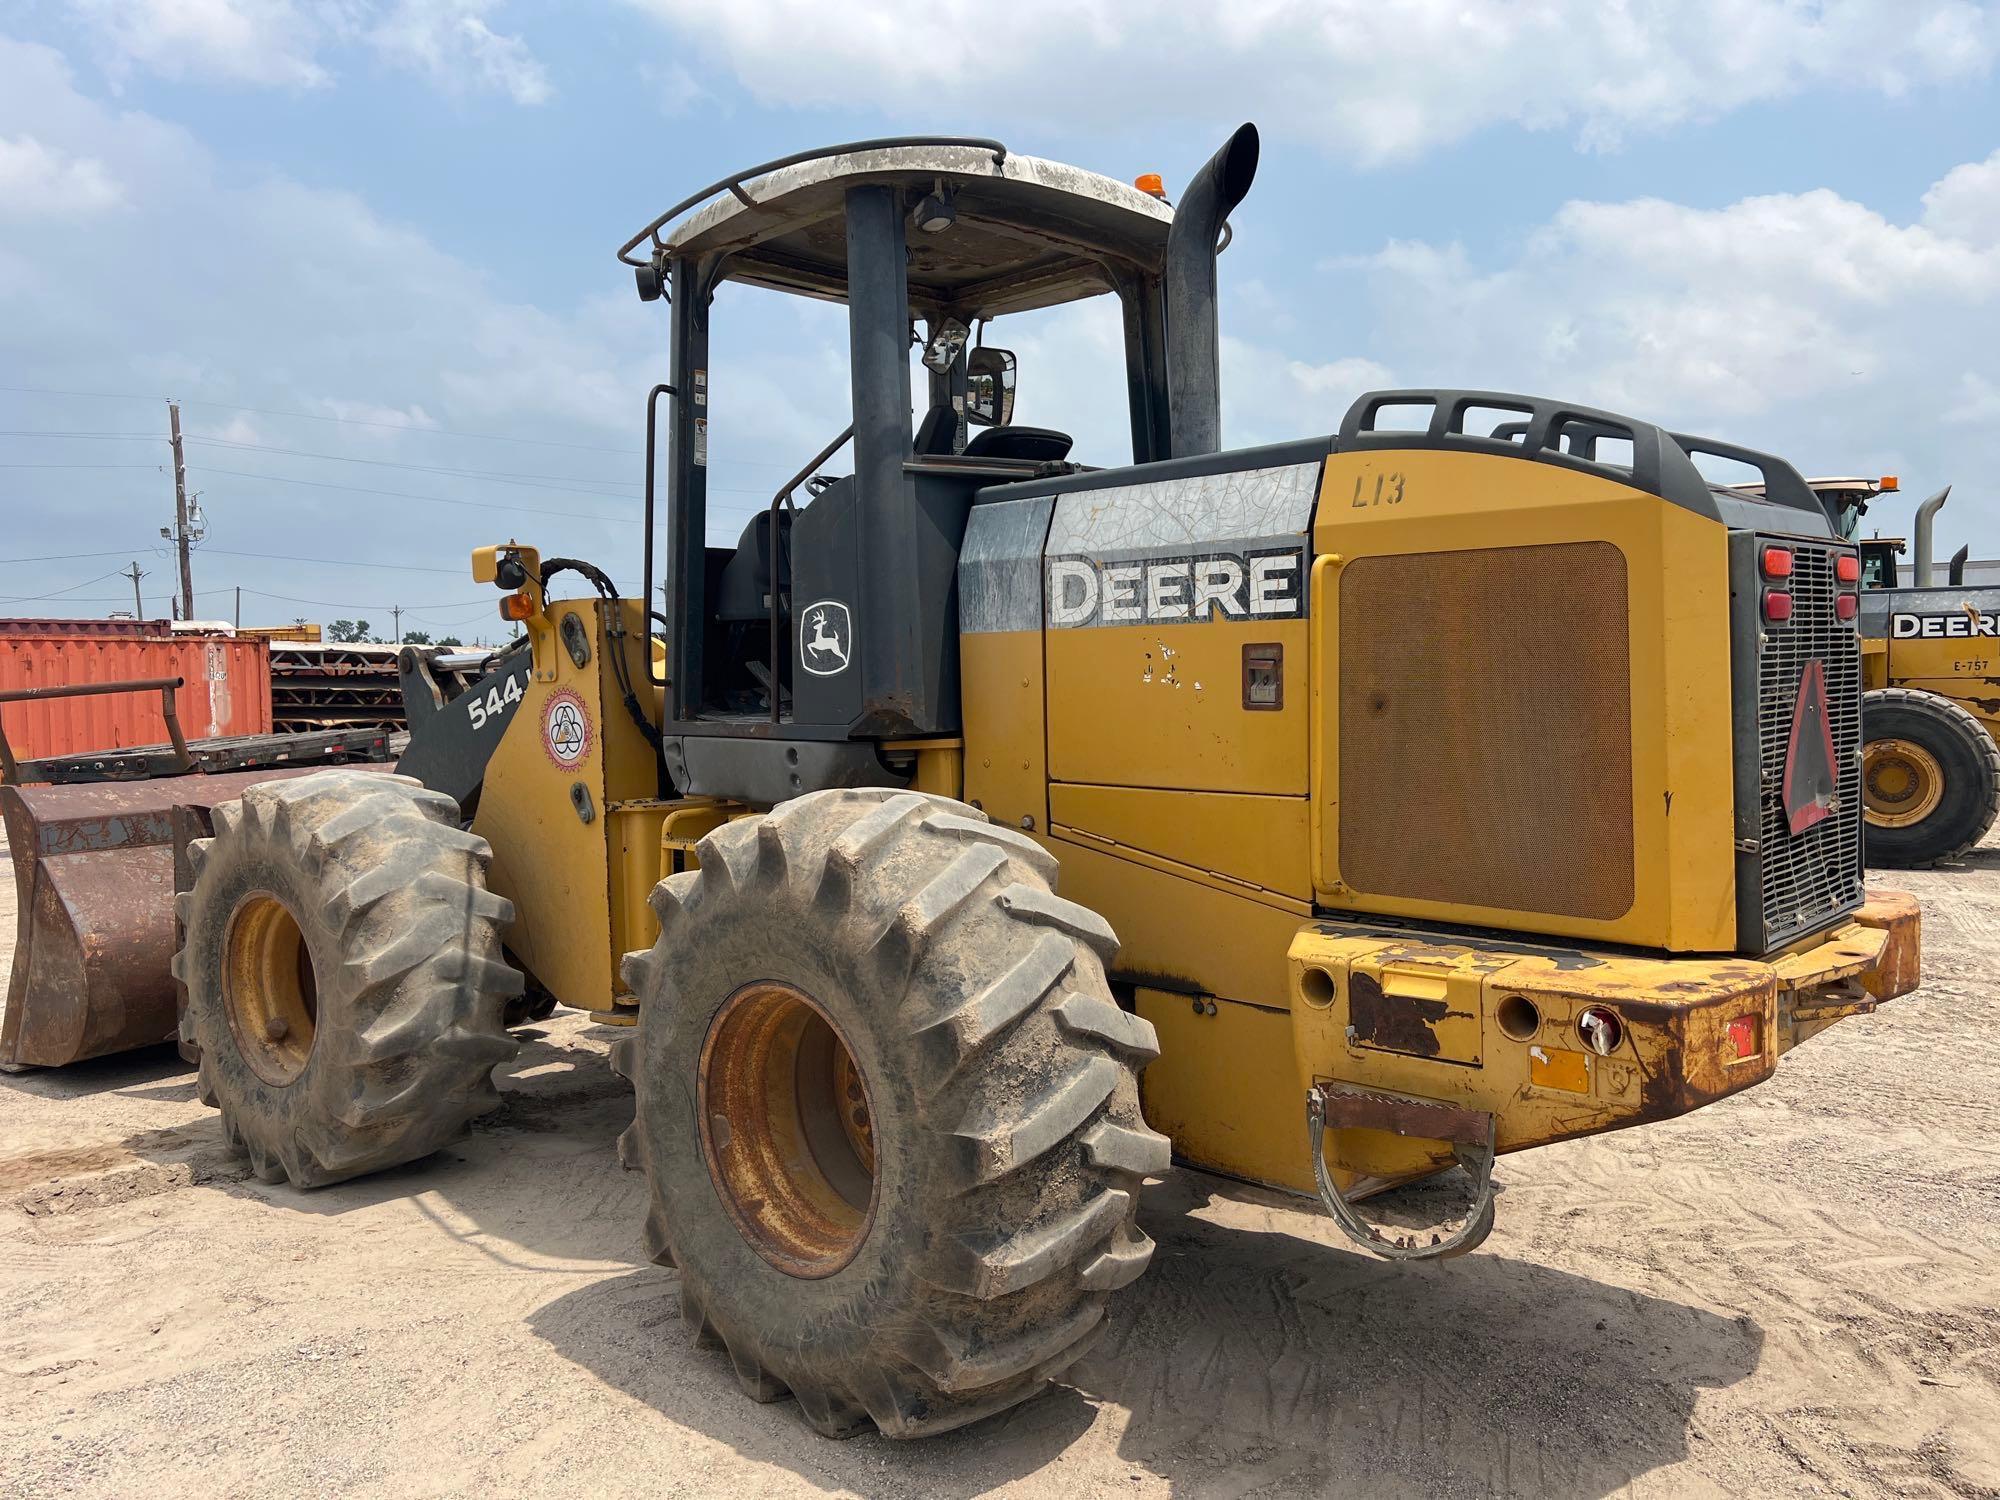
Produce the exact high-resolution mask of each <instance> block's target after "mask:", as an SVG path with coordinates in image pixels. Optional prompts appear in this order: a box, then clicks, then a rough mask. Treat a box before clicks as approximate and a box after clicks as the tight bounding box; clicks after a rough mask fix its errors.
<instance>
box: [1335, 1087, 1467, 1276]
mask: <svg viewBox="0 0 2000 1500" xmlns="http://www.w3.org/2000/svg"><path fill="white" fill-rule="evenodd" d="M1494 1128H1495V1121H1494V1118H1493V1116H1492V1115H1490V1114H1487V1113H1485V1112H1484V1111H1482V1110H1475V1109H1461V1108H1459V1107H1458V1106H1456V1105H1451V1104H1440V1103H1438V1102H1436V1101H1435V1100H1430V1099H1413V1098H1408V1097H1406V1096H1403V1095H1397V1094H1385V1093H1379V1092H1377V1091H1375V1090H1373V1089H1361V1088H1354V1087H1352V1086H1349V1085H1345V1084H1338V1083H1316V1084H1314V1085H1313V1086H1312V1087H1311V1088H1309V1089H1307V1090H1306V1135H1307V1138H1308V1140H1309V1142H1310V1145H1311V1151H1312V1164H1313V1180H1314V1182H1315V1183H1317V1184H1318V1186H1319V1196H1320V1201H1321V1202H1322V1203H1324V1204H1325V1205H1326V1211H1327V1212H1328V1213H1329V1214H1331V1215H1332V1216H1333V1222H1334V1223H1336V1224H1338V1225H1339V1226H1340V1227H1341V1230H1342V1231H1343V1232H1344V1233H1345V1234H1346V1235H1347V1237H1348V1238H1349V1239H1351V1240H1353V1241H1354V1242H1355V1243H1356V1244H1357V1245H1359V1246H1361V1248H1362V1249H1364V1250H1367V1251H1369V1252H1370V1253H1371V1254H1374V1255H1379V1256H1381V1257H1382V1258H1383V1259H1384V1260H1449V1259H1450V1258H1451V1257H1452V1256H1455V1255H1464V1254H1465V1253H1466V1252H1467V1251H1469V1250H1473V1249H1476V1248H1478V1246H1479V1245H1480V1244H1482V1243H1483V1242H1484V1241H1485V1239H1486V1236H1487V1235H1489V1234H1491V1233H1492V1232H1493V1196H1494V1194H1493V1155H1494ZM1329 1129H1333V1130H1339V1129H1356V1130H1386V1131H1389V1132H1390V1133H1392V1134H1395V1135H1403V1136H1415V1137H1418V1138H1421V1139H1423V1140H1435V1141H1441V1142H1444V1143H1446V1144H1448V1145H1449V1146H1450V1147H1451V1149H1452V1154H1453V1155H1454V1156H1456V1157H1457V1158H1458V1163H1459V1165H1460V1166H1462V1167H1464V1168H1465V1171H1466V1173H1467V1175H1468V1176H1470V1177H1471V1179H1472V1207H1471V1209H1470V1210H1469V1211H1468V1212H1467V1213H1466V1216H1465V1222H1464V1223H1463V1224H1461V1225H1460V1226H1459V1227H1458V1228H1457V1229H1455V1230H1452V1231H1451V1232H1450V1233H1448V1234H1446V1233H1432V1234H1431V1235H1430V1241H1429V1243H1428V1244H1426V1243H1423V1242H1422V1235H1423V1233H1424V1231H1422V1230H1416V1231H1413V1232H1412V1233H1410V1234H1408V1235H1402V1236H1398V1237H1397V1238H1395V1239H1393V1240H1392V1239H1390V1238H1389V1237H1387V1236H1386V1235H1384V1234H1383V1233H1382V1232H1381V1231H1380V1230H1378V1229H1376V1228H1375V1226H1374V1225H1372V1224H1370V1223H1368V1222H1367V1221H1366V1220H1364V1219H1363V1218H1362V1217H1361V1216H1360V1214H1358V1213H1356V1212H1355V1211H1354V1204H1353V1201H1352V1200H1350V1199H1349V1198H1348V1196H1347V1195H1346V1194H1345V1193H1343V1192H1342V1191H1341V1190H1340V1188H1339V1186H1338V1185H1337V1184H1336V1183H1335V1182H1334V1180H1333V1173H1332V1172H1331V1171H1330V1170H1329V1169H1328V1167H1327V1162H1326V1133H1327V1131H1328V1130H1329Z"/></svg>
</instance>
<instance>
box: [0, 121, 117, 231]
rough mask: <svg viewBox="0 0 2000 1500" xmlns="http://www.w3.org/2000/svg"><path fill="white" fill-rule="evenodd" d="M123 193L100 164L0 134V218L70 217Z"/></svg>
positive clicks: (103, 206) (95, 209) (86, 212)
mask: <svg viewBox="0 0 2000 1500" xmlns="http://www.w3.org/2000/svg"><path fill="white" fill-rule="evenodd" d="M122 197H123V192H122V190H121V189H120V188H119V186H118V184H117V182H116V181H115V180H113V178H112V177H111V174H110V173H109V172H107V171H106V170H105V168H104V163H103V162H101V161H98V160H97V159H96V158H95V157H89V156H82V157H79V156H71V155H70V154H69V153H68V152H65V151H59V150H55V149H53V148H51V147H49V146H45V145H43V144H42V143H41V142H40V141H38V140H36V139H35V138H34V137H33V136H31V135H22V136H15V137H12V138H11V139H10V138H9V137H7V136H0V219H8V218H20V219H27V218H48V219H70V218H80V217H84V216H87V215H90V214H95V213H99V212H101V211H102V210H104V209H107V208H110V207H112V206H113V205H114V204H116V203H117V202H118V201H119V200H120V198H122Z"/></svg>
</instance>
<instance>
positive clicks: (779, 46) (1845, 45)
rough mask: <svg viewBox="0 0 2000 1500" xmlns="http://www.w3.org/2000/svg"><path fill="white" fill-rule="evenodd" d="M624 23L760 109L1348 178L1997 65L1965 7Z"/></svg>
mask: <svg viewBox="0 0 2000 1500" xmlns="http://www.w3.org/2000/svg"><path fill="white" fill-rule="evenodd" d="M629 3H631V4H633V5H635V6H637V7H638V8H640V9H641V10H643V11H645V12H647V13H649V14H651V15H653V16H655V17H656V18H658V19H659V20H660V21H661V22H662V23H664V25H665V26H666V27H667V28H668V29H669V30H670V31H671V32H672V33H673V34H674V36H675V37H676V39H678V40H681V41H684V42H689V43H692V44H693V45H694V46H696V47H697V48H699V49H700V50H701V52H702V53H703V54H705V55H706V56H707V57H708V58H709V59H710V60H711V61H712V62H713V63H714V64H715V65H716V66H719V67H722V68H725V69H727V70H729V71H730V72H731V73H733V74H734V75H735V77H736V80H737V81H738V82H739V83H740V84H741V85H742V87H744V88H745V89H747V90H748V91H749V92H750V93H751V94H752V95H753V96H755V97H756V98H758V99H759V100H761V101H763V102H764V103H767V104H771V105H776V106H801V105H803V106H829V105H830V106H838V105H848V106H854V107H861V108H867V109H870V110H879V111H883V112H886V113H889V114H892V115H897V116H901V117H905V118H921V119H923V120H924V121H926V122H929V121H933V120H934V119H935V116H936V111H937V108H938V100H939V97H940V94H941V91H942V92H943V93H944V94H945V95H947V96H948V95H950V94H951V93H953V92H955V91H957V90H959V89H961V88H976V96H977V97H978V98H979V99H982V100H1005V101H1006V104H1007V108H1008V113H1009V115H1010V116H1012V117H1015V118H1025V117H1033V118H1039V119H1043V120H1048V121H1055V122H1059V123H1061V124H1064V125H1068V126H1072V127H1075V128H1078V129H1098V130H1104V129H1130V128H1133V127H1135V126H1137V127H1154V126H1159V125H1161V124H1175V123H1179V122H1182V121H1185V120H1188V119H1190V118H1193V119H1196V120H1199V121H1200V122H1201V123H1202V124H1203V125H1204V126H1205V127H1207V126H1213V125H1215V124H1218V123H1234V119H1235V118H1240V114H1241V112H1242V111H1243V110H1245V109H1246V108H1252V107H1254V112H1255V113H1256V114H1257V115H1258V116H1259V118H1260V120H1262V121H1264V122H1265V123H1267V124H1268V125H1270V126H1271V127H1273V128H1275V129H1277V130H1278V131H1279V132H1280V133H1282V134H1285V135H1288V136H1291V137H1294V138H1300V139H1305V140H1309V141H1313V142H1315V143H1317V144H1319V145H1321V146H1323V147H1324V148H1325V149H1327V150H1329V151H1346V152H1353V153H1356V154H1358V155H1359V156H1360V157H1362V158H1363V159H1365V160H1369V161H1385V160H1391V159H1395V158H1398V157H1406V156H1409V155H1412V154H1414V153H1417V152H1420V151H1422V150H1424V149H1426V148H1429V147H1433V146H1436V145H1439V144H1442V143H1446V142H1450V141H1454V140H1458V139H1461V138H1463V137H1465V136H1468V135H1470V134H1472V133H1474V132H1475V131H1478V130H1481V129H1483V128H1486V127H1488V126H1492V125H1496V124H1515V125H1520V126H1525V127H1527V128H1529V129H1536V130H1548V129H1564V130H1571V131H1574V132H1575V133H1576V134H1577V136H1578V137H1579V138H1580V139H1581V140H1583V141H1584V142H1585V143H1586V144H1589V145H1592V146H1606V145H1611V144H1615V143H1616V142H1617V140H1618V139H1619V138H1620V137H1621V136H1623V135H1624V134H1626V133H1627V132H1630V131H1634V130H1659V129H1663V128H1666V127H1670V126H1673V125H1677V124H1681V123H1684V122H1687V121H1691V120H1703V119H1710V118H1714V117H1716V116H1719V115H1722V114H1726V113H1728V112H1729V111H1731V110H1733V109H1737V108H1740V107H1742V106H1744V105H1746V104H1752V103H1755V102H1758V101H1760V100H1768V99H1776V98H1782V97H1785V96H1787V95H1790V94H1794V93H1797V92H1800V91H1801V90H1804V89H1807V88H1812V87H1817V86H1823V85H1829V86H1833V87H1837V88H1839V89H1841V90H1856V89H1865V90H1869V91H1871V92H1879V93H1884V94H1891V95H1894V94H1900V93H1902V92H1904V91H1906V90H1907V89H1909V88H1911V87H1913V86H1916V85H1918V84H1922V83H1929V82H1935V81H1940V80H1953V79H1964V78H1971V77H1977V76H1980V75H1983V74H1984V73H1985V72H1986V71H1987V70H1988V69H1989V68H1990V67H1991V66H1992V64H1993V61H1994V56H1995V51H1996V45H2000V21H1996V18H1995V17H1994V16H1993V15H1992V14H1990V13H1989V11H1988V10H1987V9H1986V8H1984V7H1982V6H1980V5H1977V4H1974V3H1972V0H1901V3H1895V4H1888V3H1882V0H1819V3H1811V4H1807V3H1800V0H1626V3H1612V4H1607V3H1605V0H1540V3H1535V4H1514V5H1497V4H1474V3H1468V0H1239V3H1237V4H1234V5H1230V6H1224V7H1216V6H1208V5H1193V4H1187V3H1182V4H1178V5H1171V4H1170V5H1160V4H1157V3H1147V4H1139V3H1135V0H1015V3H1013V4H1010V5H1008V6H1006V7H1005V8H1004V10H1000V11H996V10H995V9H994V7H993V6H992V5H990V4H987V3H985V0H848V3H844V4H839V5H828V4H825V3H824V0H730V3H728V4H721V5H718V4H715V3H713V0H629ZM1232 111H1233V112H1235V113H1234V114H1232ZM1223 116H1229V117H1230V118H1229V119H1228V120H1227V121H1224V120H1223V119H1222V117H1223Z"/></svg>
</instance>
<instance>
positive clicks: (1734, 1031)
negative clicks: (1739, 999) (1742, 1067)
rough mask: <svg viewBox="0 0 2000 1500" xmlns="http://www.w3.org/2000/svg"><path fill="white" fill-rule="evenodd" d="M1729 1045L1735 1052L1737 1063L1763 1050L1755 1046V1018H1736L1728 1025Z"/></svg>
mask: <svg viewBox="0 0 2000 1500" xmlns="http://www.w3.org/2000/svg"><path fill="white" fill-rule="evenodd" d="M1729 1045H1730V1046H1731V1047H1732V1048H1733V1049H1734V1050H1735V1053H1736V1059H1737V1061H1738V1062H1741V1061H1742V1060H1743V1059H1744V1058H1746V1057H1755V1056H1757V1054H1758V1053H1759V1052H1761V1051H1763V1050H1764V1049H1763V1048H1762V1047H1760V1046H1759V1045H1758V1044H1757V1018H1756V1017H1755V1016H1737V1017H1736V1018H1735V1019H1734V1020H1732V1021H1731V1022H1730V1023H1729Z"/></svg>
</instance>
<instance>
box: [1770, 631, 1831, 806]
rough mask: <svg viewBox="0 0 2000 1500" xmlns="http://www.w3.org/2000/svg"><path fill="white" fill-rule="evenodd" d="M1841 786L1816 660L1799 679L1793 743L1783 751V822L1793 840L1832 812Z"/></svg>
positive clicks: (1823, 681)
mask: <svg viewBox="0 0 2000 1500" xmlns="http://www.w3.org/2000/svg"><path fill="white" fill-rule="evenodd" d="M1839 786H1840V772H1839V769H1838V767H1837V766H1836V764H1835V754H1834V748H1833V722H1832V717H1831V714H1830V712H1829V709H1828V705H1827V700H1826V668H1825V667H1824V666H1823V665H1821V663H1820V662H1819V660H1818V659H1817V658H1815V659H1814V660H1812V661H1809V662H1807V663H1806V669H1805V672H1804V674H1803V675H1802V676H1801V677H1800V678H1799V701H1798V704H1797V706H1796V707H1795V708H1794V709H1793V710H1792V739H1791V743H1790V744H1789V745H1787V746H1786V747H1785V786H1784V798H1785V821H1786V823H1787V825H1788V826H1789V827H1790V828H1791V830H1792V833H1793V835H1794V836H1797V835H1798V834H1801V833H1804V832H1805V831H1806V830H1807V829H1808V828H1810V827H1812V826H1813V824H1815V823H1817V822H1819V821H1820V820H1821V819H1823V818H1825V817H1827V816H1828V815H1829V814H1830V813H1832V811H1833V794H1834V792H1835V791H1836V790H1837V789H1838V788H1839Z"/></svg>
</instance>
